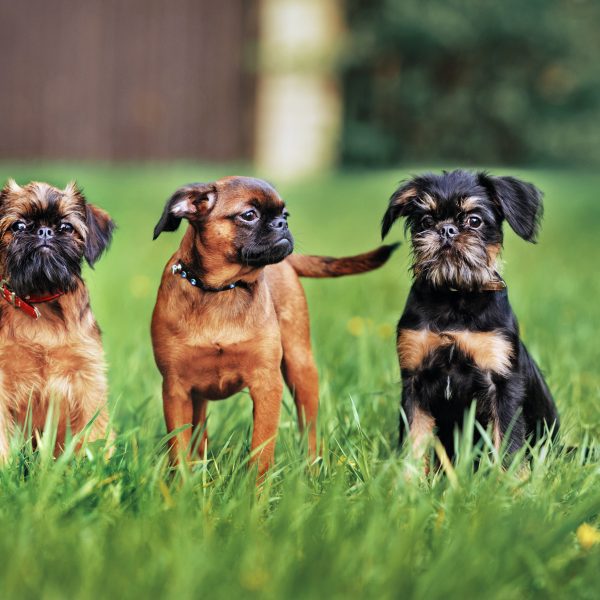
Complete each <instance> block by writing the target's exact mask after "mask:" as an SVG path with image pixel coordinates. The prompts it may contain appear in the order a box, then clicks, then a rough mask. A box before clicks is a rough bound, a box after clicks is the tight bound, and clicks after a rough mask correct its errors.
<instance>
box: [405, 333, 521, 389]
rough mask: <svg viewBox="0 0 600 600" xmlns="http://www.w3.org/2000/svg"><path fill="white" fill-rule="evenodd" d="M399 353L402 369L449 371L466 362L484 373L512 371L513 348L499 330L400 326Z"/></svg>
mask: <svg viewBox="0 0 600 600" xmlns="http://www.w3.org/2000/svg"><path fill="white" fill-rule="evenodd" d="M398 356H399V358H400V367H401V368H402V369H403V371H409V372H419V371H423V370H431V369H436V370H439V371H441V372H442V373H445V374H448V373H449V372H450V371H451V370H453V369H455V368H456V367H460V365H461V364H463V363H464V364H465V365H472V366H474V367H476V368H477V369H478V370H479V371H481V372H483V373H485V374H492V373H493V374H496V375H500V376H506V375H508V374H509V373H510V369H511V364H512V360H513V357H514V348H513V346H512V344H511V342H510V340H508V339H507V337H506V336H505V335H504V334H503V333H502V332H500V331H498V330H492V331H470V330H466V329H465V330H447V331H432V330H431V329H428V328H424V329H401V330H400V332H399V335H398ZM449 381H450V380H449V379H448V382H447V383H448V385H449Z"/></svg>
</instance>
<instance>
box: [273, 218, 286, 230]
mask: <svg viewBox="0 0 600 600" xmlns="http://www.w3.org/2000/svg"><path fill="white" fill-rule="evenodd" d="M269 227H271V229H287V228H288V224H287V221H286V220H285V218H284V217H277V218H275V219H273V220H272V221H271V222H270V223H269Z"/></svg>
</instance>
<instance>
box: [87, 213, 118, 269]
mask: <svg viewBox="0 0 600 600" xmlns="http://www.w3.org/2000/svg"><path fill="white" fill-rule="evenodd" d="M85 224H86V225H87V230H88V232H87V236H86V239H85V249H84V251H83V255H84V257H85V260H87V262H88V264H89V265H90V267H93V266H94V264H95V263H96V261H97V260H98V259H99V258H100V255H101V254H102V253H103V252H104V251H105V250H106V249H107V248H108V246H109V244H110V241H111V240H112V234H113V231H114V229H115V223H114V221H113V220H112V219H111V218H110V215H109V214H108V213H107V212H106V211H105V210H102V209H101V208H98V207H97V206H94V205H93V204H86V205H85Z"/></svg>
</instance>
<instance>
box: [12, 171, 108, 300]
mask: <svg viewBox="0 0 600 600" xmlns="http://www.w3.org/2000/svg"><path fill="white" fill-rule="evenodd" d="M113 229H114V223H113V222H112V220H111V219H110V217H109V216H108V214H107V213H106V212H104V211H103V210H101V209H99V208H97V207H95V206H93V205H92V204H88V203H87V202H86V199H85V197H84V196H83V194H82V193H81V191H80V190H79V189H78V188H77V186H76V185H75V183H70V184H69V185H67V187H66V188H65V189H64V190H60V189H57V188H55V187H52V186H51V185H48V184H47V183H38V182H32V183H28V184H27V185H25V186H23V187H21V186H19V185H17V184H16V183H15V182H14V181H13V180H10V181H9V182H8V183H7V184H6V185H5V187H4V188H3V190H2V192H1V193H0V269H1V270H2V271H3V275H4V277H5V278H6V279H8V281H9V282H10V285H11V288H12V289H13V291H14V292H15V293H16V294H17V295H18V296H25V295H27V294H31V293H36V292H51V293H52V292H57V291H63V292H68V291H70V290H73V289H74V288H75V286H76V285H77V282H78V281H79V280H80V279H81V263H82V261H83V259H84V258H85V259H86V260H87V262H88V263H89V264H90V266H93V264H94V263H95V262H96V261H97V260H98V258H99V257H100V255H101V254H102V252H103V251H104V250H105V249H106V247H107V246H108V244H109V242H110V239H111V236H112V231H113Z"/></svg>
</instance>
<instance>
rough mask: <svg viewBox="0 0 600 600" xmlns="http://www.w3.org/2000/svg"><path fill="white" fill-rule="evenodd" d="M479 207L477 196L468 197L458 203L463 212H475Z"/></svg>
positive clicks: (479, 199) (479, 202) (479, 201)
mask: <svg viewBox="0 0 600 600" xmlns="http://www.w3.org/2000/svg"><path fill="white" fill-rule="evenodd" d="M480 206H481V198H478V197H477V196H468V197H467V198H464V199H463V200H461V202H460V207H461V209H462V210H464V211H465V212H469V211H472V210H477V209H478V208H479V207H480Z"/></svg>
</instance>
